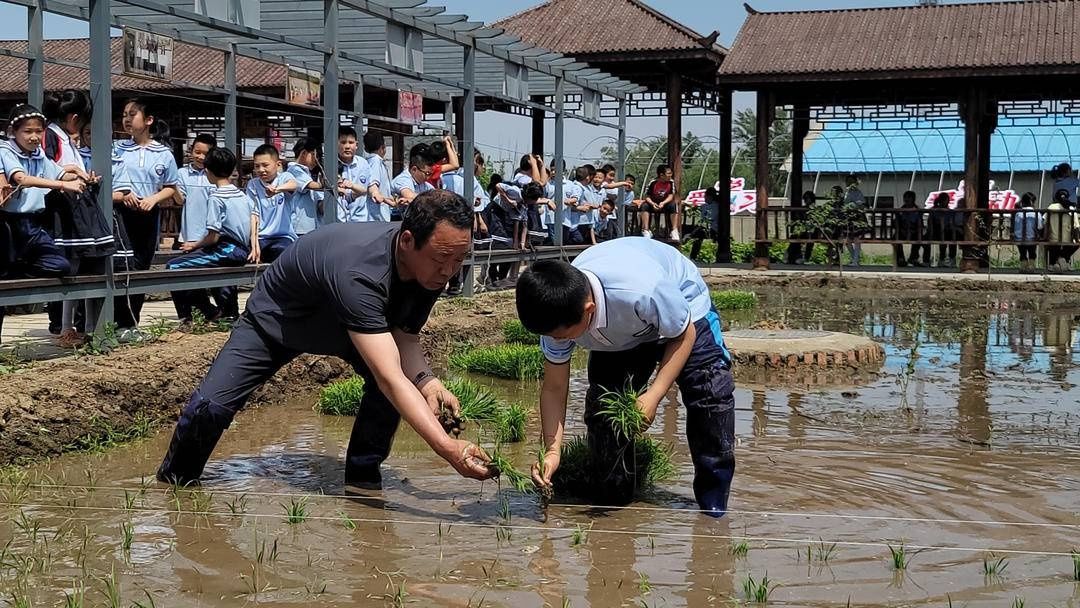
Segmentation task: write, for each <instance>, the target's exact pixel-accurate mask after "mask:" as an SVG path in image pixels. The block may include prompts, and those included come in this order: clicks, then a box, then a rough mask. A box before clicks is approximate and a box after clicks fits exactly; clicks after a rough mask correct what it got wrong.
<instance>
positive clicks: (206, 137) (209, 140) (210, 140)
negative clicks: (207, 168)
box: [191, 133, 217, 150]
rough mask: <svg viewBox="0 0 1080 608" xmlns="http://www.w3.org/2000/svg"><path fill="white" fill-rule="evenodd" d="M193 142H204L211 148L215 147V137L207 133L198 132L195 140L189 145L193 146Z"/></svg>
mask: <svg viewBox="0 0 1080 608" xmlns="http://www.w3.org/2000/svg"><path fill="white" fill-rule="evenodd" d="M195 144H206V145H208V146H210V149H211V150H213V149H214V148H216V147H217V138H216V137H214V136H213V135H211V134H209V133H199V134H198V135H196V136H195V141H193V142H191V147H192V148H194V147H195Z"/></svg>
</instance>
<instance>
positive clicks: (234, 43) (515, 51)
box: [0, 0, 644, 328]
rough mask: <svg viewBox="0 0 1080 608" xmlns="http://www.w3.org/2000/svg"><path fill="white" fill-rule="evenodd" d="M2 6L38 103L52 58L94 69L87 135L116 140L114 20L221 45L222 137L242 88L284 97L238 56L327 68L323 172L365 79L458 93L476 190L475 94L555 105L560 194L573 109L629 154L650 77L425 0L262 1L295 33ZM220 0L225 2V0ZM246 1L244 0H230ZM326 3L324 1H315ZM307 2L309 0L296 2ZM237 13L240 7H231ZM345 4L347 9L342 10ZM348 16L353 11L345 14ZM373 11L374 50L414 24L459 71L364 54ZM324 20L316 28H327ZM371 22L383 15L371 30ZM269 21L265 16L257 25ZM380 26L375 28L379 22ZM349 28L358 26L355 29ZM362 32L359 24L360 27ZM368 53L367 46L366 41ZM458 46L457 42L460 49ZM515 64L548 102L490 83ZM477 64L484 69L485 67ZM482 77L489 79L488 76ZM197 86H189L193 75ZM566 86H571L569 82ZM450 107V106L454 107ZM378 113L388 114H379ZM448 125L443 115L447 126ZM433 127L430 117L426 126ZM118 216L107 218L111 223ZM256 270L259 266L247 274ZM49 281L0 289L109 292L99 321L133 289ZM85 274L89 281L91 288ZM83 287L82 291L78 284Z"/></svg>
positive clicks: (39, 297) (85, 1) (146, 1)
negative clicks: (57, 30)
mask: <svg viewBox="0 0 1080 608" xmlns="http://www.w3.org/2000/svg"><path fill="white" fill-rule="evenodd" d="M2 1H3V2H4V3H6V4H13V5H17V6H22V7H25V8H26V9H27V11H28V22H27V41H28V48H27V52H26V53H25V54H22V53H19V52H16V51H4V54H7V55H9V56H16V57H25V58H26V59H27V73H28V88H27V90H28V93H29V95H28V96H29V100H30V102H31V103H35V104H38V105H40V103H41V101H42V98H43V95H44V87H45V83H44V65H45V64H46V63H57V64H61V65H69V66H72V67H78V68H88V69H89V72H90V87H89V88H90V98H91V101H92V103H93V106H94V114H93V119H92V124H91V136H92V138H93V140H94V141H98V142H103V141H112V135H113V131H112V116H113V107H112V76H113V71H112V68H111V52H110V45H111V28H114V27H115V28H125V27H131V28H133V29H139V30H143V31H147V32H151V33H155V34H160V35H165V36H168V37H170V38H173V39H175V40H177V41H180V42H184V43H187V44H193V45H197V46H204V47H208V48H213V49H217V50H219V51H222V52H223V54H224V62H225V83H224V84H225V86H224V87H221V88H219V87H206V86H198V87H195V88H198V89H200V90H204V91H206V92H212V93H218V94H223V95H224V96H225V100H224V104H223V105H224V126H225V129H224V131H225V136H224V139H225V144H226V145H227V146H230V147H235V146H236V145H237V143H238V137H237V134H238V124H237V100H238V99H239V98H241V97H247V98H255V99H260V100H263V101H274V102H279V101H283V100H274V99H272V98H269V97H266V96H262V95H254V94H251V93H246V92H242V91H238V90H237V85H236V57H237V56H244V57H250V58H253V59H257V60H262V61H267V62H270V63H277V64H281V65H289V64H292V65H296V64H300V65H308V64H318V65H320V67H322V69H323V77H324V80H323V91H324V92H323V99H322V106H316V107H312V106H308V107H306V109H307V110H309V111H318V110H321V111H322V114H323V133H324V140H325V141H324V159H325V162H324V170H325V172H326V174H327V175H334V174H336V173H337V141H336V137H333V135H332V134H334V133H336V132H337V128H338V124H339V122H340V118H341V116H342V115H350V116H353V117H354V118H355V119H356V121H357V124H360V125H362V123H363V118H364V113H363V105H362V103H363V102H362V90H363V89H362V85H363V84H364V83H369V84H372V85H374V86H378V87H382V88H386V89H390V90H394V89H403V90H410V91H414V92H419V93H422V94H423V95H424V96H425V97H429V98H435V99H440V100H443V101H444V102H446V103H447V104H448V106H449V102H450V101H451V100H452V99H453V98H454V97H460V99H461V106H460V107H461V108H462V115H463V116H462V119H463V120H462V123H461V124H462V129H461V131H462V132H460V133H458V134H457V135H458V137H459V138H460V139H461V141H462V146H461V156H462V167H463V174H464V175H463V177H464V180H463V181H464V191H465V192H471V191H472V189H473V180H474V175H473V173H474V165H473V149H474V124H475V122H474V112H475V107H476V106H475V101H476V95H477V94H480V95H482V96H484V97H490V98H495V99H499V100H502V101H505V102H507V103H509V104H512V105H516V106H519V107H525V108H529V109H533V110H538V111H543V112H550V113H552V114H554V116H555V129H556V132H555V162H556V168H557V172H556V173H557V177H558V179H556V182H555V190H556V198H561V195H562V179H561V177H562V175H563V174H564V172H565V171H564V167H565V162H564V159H563V132H564V124H565V119H566V118H568V117H569V118H575V119H578V120H582V121H585V122H587V123H590V124H594V125H599V126H606V127H609V128H612V129H616V130H618V145H619V158H620V159H621V158H622V157H624V156H625V148H626V115H627V113H626V107H627V96H628V95H630V94H632V93H637V92H641V91H643V90H644V89H643V87H641V86H639V85H637V84H635V83H632V82H628V81H625V80H622V79H619V78H616V77H614V76H611V75H610V74H607V73H603V72H600V71H599V70H596V69H593V68H590V67H589V66H588V65H587V64H584V63H580V62H577V61H575V60H574V59H572V58H570V57H565V56H563V55H561V54H559V53H554V52H551V51H548V50H546V49H542V48H539V47H536V46H534V45H531V44H529V43H526V42H523V41H521V40H520V39H519V38H517V37H515V36H512V35H509V34H507V33H505V32H504V31H503V30H501V29H498V28H490V27H486V26H484V24H482V23H478V22H474V21H470V20H469V19H468V17H466V16H464V15H448V14H443V11H445V8H443V7H429V6H425V2H426V0H378V1H373V0H299V1H295V0H264V1H263V2H262V3H261V8H262V10H267V9H270V10H269V13H270V14H275V11H274V10H273V9H275V8H277V9H281V8H284V9H286V10H284V11H280V12H291V13H294V14H295V15H294V18H291V19H288V20H287V21H286V22H281V21H275V19H274V18H271V19H268V23H283V24H287V25H288V26H289V27H288V29H289V30H290V32H289V33H283V32H278V31H274V30H272V29H265V28H262V27H260V28H253V27H248V26H246V25H242V24H237V23H232V22H229V21H223V20H220V19H216V18H213V17H209V16H205V15H201V14H199V13H196V12H194V11H193V10H191V9H192V8H194V7H193V6H192V4H191V2H190V0H67V1H64V0H2ZM223 1H225V0H223ZM227 1H228V2H230V3H235V6H237V7H238V6H239V0H227ZM320 7H321V10H319V8H320ZM300 8H303V9H304V10H300ZM45 12H49V13H54V14H57V15H61V16H65V17H69V18H74V19H77V20H81V21H87V22H89V30H90V34H89V40H90V53H89V62H88V65H80V64H78V63H77V62H71V61H67V60H57V59H50V58H47V57H45V55H44V50H43V39H44V35H43V34H44V32H43V14H44V13H45ZM235 12H236V13H239V11H238V10H237V11H235ZM343 13H344V14H345V17H346V18H345V19H344V20H343ZM350 16H351V18H352V20H350V19H349V17H350ZM298 20H302V21H303V23H305V24H307V23H314V24H316V26H315V27H309V28H307V29H304V28H295V27H293V26H295V25H296V24H297V23H298ZM365 20H366V21H367V22H369V23H367V25H368V26H369V29H368V30H366V32H367V33H368V34H373V33H374V35H375V40H374V41H369V42H368V46H369V47H370V46H372V44H373V43H377V45H378V47H377V48H378V49H383V48H385V45H386V40H385V27H386V24H393V25H396V26H400V27H404V28H410V29H412V30H417V31H419V32H421V33H422V35H423V36H424V37H425V38H424V40H425V43H426V42H427V41H428V40H431V41H432V44H434V45H435V46H436V47H437V50H438V49H443V50H445V49H448V48H453V49H455V50H457V49H459V50H460V53H461V65H460V68H461V69H460V75H459V74H457V73H456V71H455V70H453V69H442V70H438V71H435V72H423V73H422V72H419V71H413V70H410V69H406V68H402V67H399V66H395V65H392V64H390V63H388V62H387V61H386V60H385V58H383V57H380V56H379V55H380V54H381V50H380V51H379V52H378V53H374V52H368V53H366V54H365V52H364V49H363V48H362V45H361V44H360V43H355V44H353V45H352V46H350V44H351V43H350V41H349V40H348V39H343V38H342V37H341V33H342V31H341V30H342V28H343V27H345V28H349V27H353V26H354V23H360V24H361V28H360V29H362V25H363V22H364V21H365ZM320 24H321V26H320ZM372 24H381V25H379V27H377V28H375V29H374V30H372V29H371V28H370V26H371V25H372ZM261 25H262V24H260V26H261ZM380 28H381V31H382V32H383V34H381V35H379V34H378V32H379V31H380ZM349 33H350V34H353V32H351V31H350V32H349ZM357 33H359V30H358V32H357ZM369 51H370V49H369ZM455 52H456V51H455ZM507 63H509V64H514V65H517V66H521V67H524V68H526V69H527V70H531V71H532V72H535V73H538V74H541V75H543V77H544V78H545V79H546V80H540V82H539V83H538V84H540V85H542V86H547V85H548V84H550V87H549V88H550V92H547V93H546V94H547V95H548V96H550V97H552V98H553V103H552V104H551V105H548V104H544V103H537V102H536V101H533V100H532V99H528V98H526V99H517V98H514V97H511V96H508V95H506V94H505V93H504V92H503V91H494V90H491V86H492V83H493V80H494V77H493V75H492V74H494V73H496V72H497V73H498V74H502V70H503V69H504V68H503V66H504V65H505V64H507ZM478 68H479V70H478ZM480 77H484V78H485V81H484V82H483V83H481V82H480V81H479V78H480ZM342 80H345V81H355V82H356V84H357V90H358V91H360V93H359V95H358V97H360V99H358V100H357V99H354V102H353V104H352V105H353V108H352V111H351V112H350V111H347V110H342V109H341V108H340V105H341V104H340V102H341V100H340V91H339V83H340V81H342ZM192 86H194V85H192ZM568 87H569V88H570V90H569V91H568V90H567V89H568ZM579 91H592V92H594V93H596V94H598V95H599V96H600V99H603V97H604V96H607V97H609V98H612V99H614V100H615V101H616V102H617V103H618V105H619V113H618V122H617V123H613V122H607V121H603V120H600V119H593V118H587V117H585V116H583V115H580V114H577V113H573V112H570V111H567V109H566V108H565V100H566V97H567V95H568V94H573V93H575V92H579ZM448 112H449V110H448ZM372 118H373V119H374V118H379V119H382V118H383V117H374V116H373V117H372ZM450 124H452V122H451V121H448V125H447V126H448V127H449V126H450ZM421 126H427V127H430V125H421ZM91 166H92V168H93V170H94V171H95V172H96V173H97V174H98V175H99V176H101V191H102V192H111V191H112V162H111V146H103V145H98V146H94V148H93V153H92V160H91ZM618 170H619V173H620V175H622V173H623V170H624V169H623V167H622V162H621V161H620V162H619V168H618ZM99 202H100V205H101V208H102V212H103V214H104V215H105V217H106V218H109V219H110V220H111V217H112V213H113V205H112V200H111V198H110V197H108V196H103V197H101V200H100V201H99ZM564 215H565V209H564V208H563V206H561V205H560V206H559V207H558V210H557V219H556V222H557V223H558V224H559V225H561V224H562V221H563V218H564ZM336 219H337V218H336V209H335V206H334V205H327V206H326V208H325V209H324V215H323V220H324V222H327V223H332V222H334V221H336ZM110 223H111V222H110ZM555 236H556V239H555V240H556V245H559V246H561V245H562V238H561V237H562V234H561V231H559V230H556V232H555ZM217 275H218V276H215V277H213V278H211V277H209V276H208V277H207V278H206V279H205V281H202V280H200V279H199V277H198V275H195V276H193V277H187V276H186V275H185V277H184V278H183V279H182V280H180V279H181V277H180V275H174V276H176V278H177V279H178V280H177V281H176V282H175V284H172V282H170V281H168V280H167V279H165V280H161V279H147V286H152V287H153V288H155V289H161V290H167V289H173V288H178V289H192V288H201V287H213V286H220V285H221V284H222V281H229V280H233V281H235V280H237V279H236V278H235V277H234V276H230V275H229V273H224V274H223V273H217ZM251 276H252V277H253V276H254V274H253V273H251ZM39 282H40V284H41V285H42V286H44V285H45V284H46V283H49V284H50V285H51V287H41V288H39V289H36V290H32V291H34V293H30V292H24V293H22V294H13V293H11V292H10V291H9V293H7V294H0V302H5V301H7V302H15V301H19V302H31V301H36V302H45V301H49V300H50V299H54V298H55V297H56V296H57V295H63V296H64V297H65V298H75V297H82V295H81V294H90V293H93V294H95V295H102V296H105V303H104V306H103V307H102V312H101V318H100V319H99V323H98V325H97V326H98V327H99V328H103V327H105V326H106V324H108V323H110V322H111V321H112V320H113V298H112V297H109V296H111V295H122V294H123V293H126V292H127V291H130V290H127V289H125V288H121V289H117V285H116V277H114V274H113V271H112V265H111V264H106V274H105V275H104V276H103V277H100V284H98V283H97V282H96V281H94V280H89V279H81V280H80V281H78V284H79V285H81V287H79V288H76V289H74V290H71V289H66V288H65V287H63V285H65V284H66V285H68V286H71V285H73V283H72V282H71V281H66V280H65V281H62V282H61V281H56V280H39ZM90 284H94V285H93V287H90V286H89V285H90ZM471 291H472V281H471V280H470V281H466V294H467V295H471ZM75 292H78V293H75Z"/></svg>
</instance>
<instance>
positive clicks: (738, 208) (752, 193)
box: [683, 177, 757, 215]
mask: <svg viewBox="0 0 1080 608" xmlns="http://www.w3.org/2000/svg"><path fill="white" fill-rule="evenodd" d="M714 187H715V188H716V189H717V190H719V189H720V182H716V185H715V186H714ZM730 190H731V215H735V214H736V213H754V212H756V211H757V191H756V190H747V189H746V180H745V179H743V178H741V177H733V178H731V188H730ZM683 203H684V204H686V205H689V206H691V207H700V206H702V205H704V204H705V191H704V190H691V191H690V192H688V193H687V194H686V199H685V200H684V201H683Z"/></svg>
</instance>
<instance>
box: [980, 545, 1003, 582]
mask: <svg viewBox="0 0 1080 608" xmlns="http://www.w3.org/2000/svg"><path fill="white" fill-rule="evenodd" d="M1008 567H1009V560H1007V559H1005V558H1004V557H998V556H996V555H994V552H993V551H991V552H990V553H987V554H986V555H984V556H983V576H984V577H986V578H998V577H1000V576H1001V575H1002V574H1003V573H1004V572H1005V569H1006V568H1008Z"/></svg>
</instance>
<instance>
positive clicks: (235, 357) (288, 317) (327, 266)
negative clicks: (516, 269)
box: [157, 190, 492, 485]
mask: <svg viewBox="0 0 1080 608" xmlns="http://www.w3.org/2000/svg"><path fill="white" fill-rule="evenodd" d="M472 224H473V212H472V208H471V205H469V204H468V203H466V202H465V200H464V199H462V198H461V197H460V196H458V195H456V194H454V193H452V192H448V191H445V190H436V191H432V192H427V193H424V194H422V195H420V196H418V197H417V198H416V199H415V200H414V201H413V206H412V209H411V211H410V213H409V215H408V218H407V219H406V220H405V221H404V222H403V223H401V224H390V223H359V224H357V223H353V224H335V225H332V226H325V227H323V228H320V229H319V230H316V231H314V232H312V233H311V234H309V235H307V236H305V237H304V238H303V239H300V240H299V241H297V242H296V243H295V244H293V246H292V247H290V248H289V249H287V250H286V251H285V253H283V254H282V256H281V257H280V258H278V259H277V260H276V261H275V262H274V264H273V265H272V266H271V267H270V268H269V270H267V271H266V273H265V274H264V275H263V276H262V278H261V279H260V280H259V283H258V285H256V287H255V290H254V292H253V293H252V294H251V298H250V299H249V300H248V303H247V309H246V310H245V312H244V314H243V315H242V316H241V318H240V320H239V321H238V322H237V323H236V325H235V327H234V328H233V331H232V335H231V336H230V337H229V341H228V342H227V343H226V344H225V346H224V347H223V348H222V350H221V352H220V353H219V354H218V356H217V358H216V359H215V360H214V363H213V364H212V365H211V366H210V371H209V372H207V375H206V377H205V378H204V379H203V381H202V383H201V384H200V385H199V387H198V388H197V389H195V392H194V393H193V394H192V395H191V399H190V400H189V401H188V404H187V406H186V407H185V408H184V411H183V413H182V415H181V416H180V420H179V422H178V423H177V425H176V431H175V432H174V434H173V438H172V442H171V444H170V445H169V450H168V453H167V454H166V455H165V459H164V462H162V464H161V467H160V468H159V469H158V473H157V477H158V479H159V480H161V481H164V482H167V483H177V484H189V483H195V482H197V481H198V480H199V478H200V477H201V476H202V472H203V468H204V467H205V465H206V462H207V460H208V459H209V458H210V454H211V452H212V451H213V449H214V446H215V445H216V444H217V442H218V440H219V439H220V438H221V435H222V433H223V432H224V431H225V429H226V428H228V426H229V425H230V424H231V423H232V419H233V417H234V416H235V415H236V413H237V412H238V411H239V410H240V409H241V408H242V407H243V406H244V403H245V402H246V401H247V399H248V397H249V396H250V395H251V393H252V392H253V391H254V390H255V389H256V388H258V387H259V386H260V385H262V384H263V383H264V382H265V381H266V380H267V379H269V378H270V377H271V376H273V375H274V373H275V372H277V370H278V369H280V368H281V367H282V366H283V365H285V364H286V363H288V362H289V361H291V360H292V359H294V358H295V357H297V356H298V355H300V354H302V353H312V354H319V355H335V356H338V357H341V358H343V359H345V360H346V361H348V362H349V363H351V364H352V365H353V367H354V369H355V370H356V372H357V373H358V374H359V375H361V376H362V377H363V378H364V381H365V384H366V391H365V393H364V397H363V399H362V400H361V402H360V412H359V414H358V415H357V417H356V422H355V424H354V425H353V433H352V437H351V438H350V441H349V447H348V451H347V455H346V462H345V483H346V484H347V485H348V484H360V485H372V484H378V483H379V482H380V481H381V476H380V473H379V465H380V464H381V463H382V461H383V460H384V459H385V458H386V457H387V455H389V453H390V445H391V442H392V440H393V436H394V432H395V431H396V429H397V426H398V422H399V420H400V419H401V418H402V417H404V418H405V421H406V422H408V423H409V425H410V426H412V427H413V428H414V429H415V430H416V432H417V434H419V435H420V436H421V437H422V438H423V439H424V440H425V441H426V442H427V443H428V445H430V446H431V448H432V450H434V451H435V452H436V453H437V454H439V455H440V456H442V457H443V458H444V459H445V460H447V461H448V462H449V463H450V465H451V466H453V467H454V469H456V470H457V471H458V473H460V474H461V475H463V476H465V477H471V478H473V479H486V478H488V477H491V475H492V471H491V470H490V469H489V468H488V466H487V463H488V457H487V456H486V455H485V454H484V452H483V451H482V450H481V449H480V448H479V447H477V446H476V445H474V444H472V443H469V442H467V441H464V440H458V439H454V438H451V437H449V436H447V434H446V432H445V431H444V430H443V427H442V425H441V424H440V423H439V421H438V419H437V417H436V413H437V412H438V410H439V408H440V407H441V406H442V405H447V406H449V407H451V408H453V409H456V408H457V406H458V403H457V399H456V398H455V397H454V396H453V395H452V394H451V393H450V392H449V391H447V390H446V387H445V386H443V384H442V382H441V381H439V379H438V378H436V377H435V375H434V374H433V373H432V371H431V368H430V367H429V366H428V363H427V361H426V360H425V358H424V354H423V352H422V351H421V348H420V342H419V338H418V335H417V334H419V332H420V329H421V328H422V327H423V326H424V323H425V322H427V318H428V315H429V314H430V312H431V308H432V306H433V305H434V304H435V300H436V299H438V297H439V294H440V293H441V292H442V290H443V287H445V285H446V282H447V280H449V278H450V277H452V276H454V275H455V274H457V272H458V270H459V269H460V268H461V264H462V262H463V261H464V259H465V256H466V255H467V254H468V251H469V244H470V241H471V239H472Z"/></svg>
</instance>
